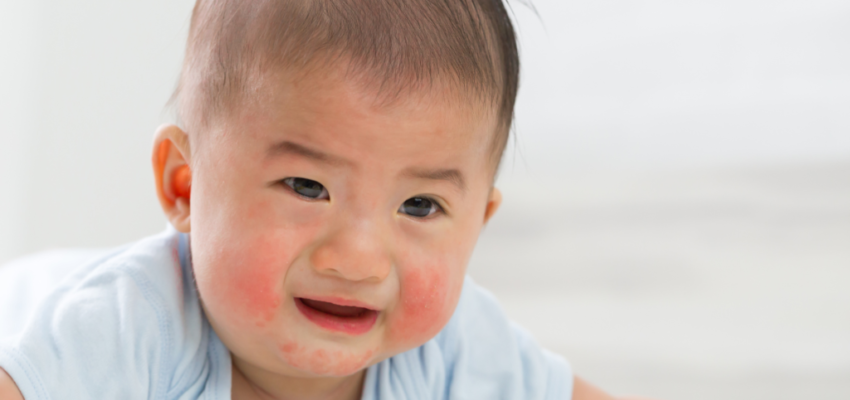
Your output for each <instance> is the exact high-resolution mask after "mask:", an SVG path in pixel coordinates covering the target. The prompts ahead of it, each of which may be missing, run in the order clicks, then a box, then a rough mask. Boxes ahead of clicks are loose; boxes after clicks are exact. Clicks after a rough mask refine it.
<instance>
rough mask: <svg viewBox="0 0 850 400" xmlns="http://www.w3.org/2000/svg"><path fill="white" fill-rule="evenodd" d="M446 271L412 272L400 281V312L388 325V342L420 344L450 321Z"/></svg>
mask: <svg viewBox="0 0 850 400" xmlns="http://www.w3.org/2000/svg"><path fill="white" fill-rule="evenodd" d="M448 280H449V279H448V271H445V270H440V269H434V270H428V269H415V270H412V271H409V272H407V273H406V274H405V276H403V278H402V289H401V304H400V309H398V310H396V311H394V313H395V314H396V316H394V317H395V318H393V319H392V320H391V321H388V322H389V338H388V339H389V342H390V343H393V344H396V343H405V344H416V345H419V344H421V343H420V342H425V341H427V340H428V339H430V338H431V337H433V336H434V335H435V334H437V332H439V331H440V329H442V328H443V326H444V325H445V323H446V322H447V321H448V319H449V317H451V312H450V311H451V310H448V309H447V308H448V307H447V306H448V305H449V300H450V299H449V298H448V297H449V296H448V294H449V287H448V286H449V283H448Z"/></svg>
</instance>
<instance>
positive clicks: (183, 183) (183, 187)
mask: <svg viewBox="0 0 850 400" xmlns="http://www.w3.org/2000/svg"><path fill="white" fill-rule="evenodd" d="M171 187H172V189H173V190H174V197H176V198H180V197H185V198H187V199H188V198H189V197H190V196H191V195H192V170H191V169H189V166H188V165H183V166H181V167H179V168H177V170H176V171H174V175H173V176H172V177H171Z"/></svg>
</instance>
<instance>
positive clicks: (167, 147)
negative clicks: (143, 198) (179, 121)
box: [152, 125, 192, 233]
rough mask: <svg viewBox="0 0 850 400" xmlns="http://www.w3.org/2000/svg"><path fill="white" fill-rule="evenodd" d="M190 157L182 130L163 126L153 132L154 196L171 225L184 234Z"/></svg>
mask: <svg viewBox="0 0 850 400" xmlns="http://www.w3.org/2000/svg"><path fill="white" fill-rule="evenodd" d="M190 154H191V153H190V149H189V136H188V135H187V134H186V132H183V130H182V129H180V128H179V127H177V126H176V125H163V126H160V127H159V129H157V130H156V134H155V135H154V143H153V157H152V158H153V160H152V161H153V171H154V180H155V181H156V194H157V197H159V203H160V205H161V206H162V211H164V212H165V216H166V218H168V220H169V221H171V225H173V226H174V227H175V228H176V229H177V230H178V231H180V232H184V233H188V232H189V230H190V228H191V226H190V223H189V220H190V218H189V217H190V215H191V213H190V211H191V201H190V199H191V195H192V170H191V168H190V167H189V165H190V164H191V163H190V160H189V157H190Z"/></svg>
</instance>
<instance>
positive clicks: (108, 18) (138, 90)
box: [0, 0, 850, 400]
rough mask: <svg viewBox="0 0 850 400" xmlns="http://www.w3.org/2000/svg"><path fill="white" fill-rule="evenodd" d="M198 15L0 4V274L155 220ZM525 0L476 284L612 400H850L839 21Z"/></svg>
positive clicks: (805, 6)
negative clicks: (514, 83) (518, 78)
mask: <svg viewBox="0 0 850 400" xmlns="http://www.w3.org/2000/svg"><path fill="white" fill-rule="evenodd" d="M192 4H193V2H192V1H189V0H179V1H178V0H150V1H145V2H116V1H106V0H80V1H74V2H62V1H56V0H26V1H23V0H4V1H2V2H0V54H2V55H0V57H2V58H0V59H1V60H2V62H0V263H2V262H5V261H8V260H11V259H12V258H14V257H17V256H20V255H23V254H26V253H30V252H34V251H39V250H43V249H49V248H57V247H81V246H82V247H104V246H113V245H117V244H120V243H124V242H128V241H132V240H135V239H138V238H140V237H142V236H145V235H149V234H152V233H156V232H158V231H160V230H161V229H162V228H163V227H164V225H165V220H164V218H163V217H162V214H161V212H160V211H159V210H158V206H157V203H156V199H155V196H154V190H153V180H152V174H151V172H150V166H149V164H150V162H149V157H150V147H151V138H152V135H153V132H154V130H155V129H156V127H157V126H158V125H159V124H161V123H164V122H172V121H173V119H174V117H173V115H172V114H171V113H170V112H168V111H167V109H166V108H165V105H166V102H167V100H168V98H169V96H170V95H171V92H172V90H173V89H174V86H175V84H176V81H177V75H178V72H179V68H180V64H181V59H182V51H183V47H184V44H185V37H186V32H187V30H188V23H189V15H190V12H191V8H192ZM534 5H535V6H536V9H537V13H536V14H535V13H534V12H532V11H531V10H530V9H529V8H528V7H525V6H523V5H521V4H519V3H517V2H514V3H512V7H513V10H514V12H515V17H516V20H517V24H518V26H517V28H518V31H519V37H520V39H521V50H522V61H523V75H522V88H521V90H520V95H519V100H518V104H517V128H516V136H515V140H514V141H512V144H511V146H510V147H509V149H508V151H507V152H506V156H505V162H504V164H503V168H502V172H501V174H500V178H499V181H498V185H499V186H500V187H501V188H502V190H503V192H504V195H505V202H504V205H503V208H502V210H501V211H500V213H499V214H498V215H497V216H496V217H495V218H494V219H493V220H492V222H491V224H490V226H488V227H487V229H486V230H485V232H484V234H483V235H482V237H481V241H480V244H479V247H478V248H477V250H476V252H475V254H474V256H473V259H472V261H471V265H470V274H471V275H472V276H473V277H474V278H475V279H476V280H477V281H478V282H479V283H481V284H483V285H484V286H486V287H488V288H490V289H491V290H492V291H493V292H495V293H496V295H497V296H498V297H499V299H500V300H501V301H502V303H503V305H504V306H505V308H506V310H507V312H508V313H509V315H510V316H511V317H512V318H513V319H515V320H516V321H518V322H519V323H520V324H521V325H523V326H525V327H526V328H528V329H529V330H531V331H532V332H533V333H534V334H535V336H536V337H537V338H538V340H539V341H540V342H541V343H542V344H543V345H544V346H546V347H548V348H550V349H552V350H553V351H555V352H557V353H560V354H562V355H564V356H565V357H566V358H567V359H569V360H570V361H571V362H572V364H573V366H574V368H575V370H576V371H577V372H578V373H579V374H580V375H582V376H584V377H586V378H587V379H589V380H591V381H593V382H595V383H597V384H598V385H599V386H602V387H604V388H606V389H607V390H609V391H612V392H614V393H616V394H627V393H635V394H642V395H647V396H654V397H657V398H660V399H669V400H673V399H683V400H684V399H694V400H696V399H772V400H776V399H843V400H846V399H848V398H850V46H848V39H850V24H849V23H848V21H850V3H848V2H847V1H843V0H841V1H838V0H736V1H729V0H710V1H709V0H701V1H682V0H678V1H662V0H632V1H620V0H593V1H591V0H569V1H568V0H535V1H534Z"/></svg>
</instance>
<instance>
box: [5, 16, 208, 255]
mask: <svg viewBox="0 0 850 400" xmlns="http://www.w3.org/2000/svg"><path fill="white" fill-rule="evenodd" d="M191 7H192V2H191V1H166V0H160V1H145V2H123V1H122V2H115V1H96V0H89V1H75V2H63V1H48V0H39V1H4V2H2V3H0V18H2V20H0V21H2V22H0V49H2V50H0V51H2V54H3V56H2V57H3V62H2V63H0V68H2V69H0V82H2V85H3V86H2V90H0V102H2V103H0V104H2V105H3V108H2V114H0V115H2V117H1V118H0V128H2V130H0V135H2V142H0V143H2V144H0V156H2V164H0V165H2V169H0V182H1V183H2V192H0V193H2V197H0V218H2V219H0V238H2V239H3V240H2V241H0V260H4V259H8V258H9V257H11V256H15V255H19V254H22V253H26V252H30V251H33V250H37V249H42V248H47V247H55V246H108V245H116V244H119V243H122V242H125V241H129V240H132V239H134V238H137V237H139V236H140V235H144V234H148V233H151V232H155V231H157V230H159V229H162V227H163V226H164V223H165V222H164V219H163V218H162V216H161V213H160V212H159V211H158V210H157V206H156V202H155V197H154V192H153V181H152V179H151V176H152V175H151V173H150V162H149V161H148V160H149V157H150V146H151V145H150V142H151V138H152V135H153V132H154V130H155V129H156V127H157V126H158V124H160V123H161V122H164V121H167V120H168V117H167V115H166V114H165V113H164V106H165V104H166V101H167V100H168V98H169V96H170V93H171V91H172V89H173V88H174V86H175V84H176V80H177V75H178V71H179V67H180V62H181V58H182V51H183V46H184V45H185V34H186V31H187V29H188V20H189V13H190V11H191Z"/></svg>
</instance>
